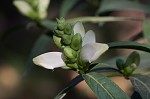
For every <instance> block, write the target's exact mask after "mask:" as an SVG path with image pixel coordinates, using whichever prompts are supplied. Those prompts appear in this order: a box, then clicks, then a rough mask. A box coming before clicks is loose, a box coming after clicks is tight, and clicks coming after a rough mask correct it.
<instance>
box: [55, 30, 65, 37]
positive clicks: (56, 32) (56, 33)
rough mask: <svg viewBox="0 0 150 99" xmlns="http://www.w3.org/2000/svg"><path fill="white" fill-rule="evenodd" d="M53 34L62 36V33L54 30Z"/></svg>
mask: <svg viewBox="0 0 150 99" xmlns="http://www.w3.org/2000/svg"><path fill="white" fill-rule="evenodd" d="M54 34H55V35H56V36H59V37H62V35H64V31H61V30H54Z"/></svg>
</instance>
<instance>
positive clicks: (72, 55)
mask: <svg viewBox="0 0 150 99" xmlns="http://www.w3.org/2000/svg"><path fill="white" fill-rule="evenodd" d="M63 53H64V55H65V56H66V57H67V58H69V59H75V58H77V52H76V51H74V50H73V49H72V48H70V47H69V46H66V47H65V48H64V52H63Z"/></svg>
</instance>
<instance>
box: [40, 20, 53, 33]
mask: <svg viewBox="0 0 150 99" xmlns="http://www.w3.org/2000/svg"><path fill="white" fill-rule="evenodd" d="M40 25H42V27H45V28H47V29H49V30H52V31H53V30H54V28H55V27H56V22H54V21H51V20H43V21H41V23H40Z"/></svg>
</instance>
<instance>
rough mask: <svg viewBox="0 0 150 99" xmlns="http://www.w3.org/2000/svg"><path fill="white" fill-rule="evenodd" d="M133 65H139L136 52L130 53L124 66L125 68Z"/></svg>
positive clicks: (138, 57)
mask: <svg viewBox="0 0 150 99" xmlns="http://www.w3.org/2000/svg"><path fill="white" fill-rule="evenodd" d="M133 63H135V64H136V66H138V65H139V64H140V55H139V53H138V52H136V51H134V52H132V53H131V54H130V55H129V56H128V58H127V60H126V63H125V65H126V66H129V65H131V64H133Z"/></svg>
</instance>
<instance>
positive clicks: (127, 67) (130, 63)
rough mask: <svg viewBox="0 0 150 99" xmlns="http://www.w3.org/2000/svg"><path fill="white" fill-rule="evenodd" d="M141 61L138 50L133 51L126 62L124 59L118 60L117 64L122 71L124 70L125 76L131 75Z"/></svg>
mask: <svg viewBox="0 0 150 99" xmlns="http://www.w3.org/2000/svg"><path fill="white" fill-rule="evenodd" d="M139 63H140V55H139V53H137V52H132V53H131V54H130V55H129V56H128V58H127V60H126V62H124V60H122V59H117V60H116V65H117V67H118V69H119V70H120V72H122V73H123V74H124V75H125V76H127V77H128V76H130V75H131V74H132V73H133V72H134V70H135V69H136V68H137V67H138V65H139Z"/></svg>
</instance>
